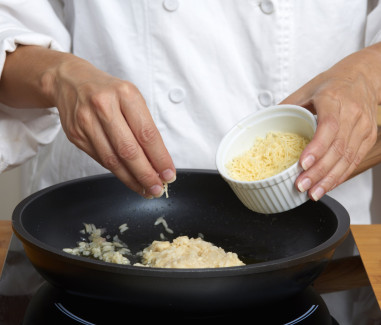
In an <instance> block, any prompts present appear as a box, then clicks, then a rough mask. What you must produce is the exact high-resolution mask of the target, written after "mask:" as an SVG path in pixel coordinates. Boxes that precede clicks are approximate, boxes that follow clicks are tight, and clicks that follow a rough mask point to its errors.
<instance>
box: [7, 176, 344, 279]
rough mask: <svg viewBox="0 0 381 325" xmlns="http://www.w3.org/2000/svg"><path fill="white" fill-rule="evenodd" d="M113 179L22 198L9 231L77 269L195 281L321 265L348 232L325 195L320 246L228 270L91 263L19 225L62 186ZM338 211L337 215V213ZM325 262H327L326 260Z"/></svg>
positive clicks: (338, 206)
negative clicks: (332, 223) (329, 218)
mask: <svg viewBox="0 0 381 325" xmlns="http://www.w3.org/2000/svg"><path fill="white" fill-rule="evenodd" d="M177 170H178V171H180V172H184V173H187V172H190V173H194V172H197V173H213V174H218V172H217V171H215V170H206V169H177ZM109 177H115V176H114V175H113V174H112V173H105V174H99V175H93V176H85V177H82V178H77V179H74V180H69V181H65V182H62V183H59V184H55V185H52V186H49V187H46V188H44V189H42V190H40V191H37V192H35V193H34V194H32V195H30V196H28V197H27V198H25V199H23V200H22V201H21V202H20V203H19V204H18V205H17V206H16V208H15V209H14V212H13V214H12V229H13V231H14V233H15V234H16V236H17V237H18V238H19V239H20V240H21V242H22V243H23V245H24V246H25V245H32V246H33V247H35V248H37V249H39V250H42V251H44V252H47V253H49V254H51V255H52V256H56V257H57V258H61V259H62V258H63V259H65V260H67V261H70V262H71V263H73V262H74V263H75V264H77V265H80V266H81V267H84V268H88V269H92V270H94V269H97V270H98V271H104V272H107V273H110V272H112V273H120V274H131V275H133V274H135V275H139V276H147V277H149V276H155V277H157V276H159V277H176V278H177V277H185V278H195V277H221V276H234V275H237V274H239V275H243V274H253V273H263V272H266V273H268V272H271V271H278V270H280V269H286V268H287V269H288V268H290V267H295V266H297V265H300V264H301V263H306V262H311V263H313V262H319V263H320V262H321V260H322V256H323V258H324V256H325V255H326V253H328V252H330V251H332V250H334V249H335V248H336V247H337V246H339V245H340V244H341V243H342V242H343V241H344V240H345V238H346V237H347V235H348V233H349V232H350V218H349V214H348V212H347V211H346V209H345V208H344V207H343V206H342V205H341V204H340V203H339V202H338V201H336V200H334V199H333V198H331V197H330V196H328V195H325V196H324V197H323V198H321V199H320V202H321V203H322V204H324V205H326V206H328V207H329V208H330V209H331V210H333V211H334V212H335V215H337V228H336V230H335V232H334V233H333V234H332V236H330V238H329V239H328V240H326V241H325V242H323V243H321V244H320V245H318V246H315V247H314V248H312V249H309V250H307V251H304V252H301V253H298V254H295V255H292V256H288V257H283V258H280V259H274V260H271V261H264V262H259V263H254V264H247V265H243V266H232V267H221V268H192V269H190V268H184V269H176V268H156V267H146V266H133V265H120V264H113V263H108V262H104V261H100V260H95V259H94V260H93V259H89V258H86V257H82V256H74V255H70V254H68V253H65V252H64V251H62V250H60V249H58V248H55V247H53V246H50V245H47V244H45V243H44V242H42V241H40V240H39V239H37V238H35V237H34V236H32V235H31V234H30V233H29V232H28V231H27V230H26V229H25V228H24V226H23V225H22V223H21V221H20V218H19V217H18V216H21V215H22V211H23V210H24V209H26V208H27V206H28V205H29V204H31V203H32V202H33V201H34V200H36V199H37V198H38V197H40V196H42V195H44V194H45V193H47V192H49V191H52V190H55V189H58V188H61V187H63V186H68V185H70V184H72V183H80V182H86V181H88V180H92V179H102V178H109ZM338 212H340V213H338ZM327 260H328V259H327Z"/></svg>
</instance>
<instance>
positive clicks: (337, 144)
mask: <svg viewBox="0 0 381 325" xmlns="http://www.w3.org/2000/svg"><path fill="white" fill-rule="evenodd" d="M345 146H346V141H345V139H343V138H336V139H335V140H334V141H333V142H332V150H333V151H334V152H335V153H336V154H337V155H339V156H341V157H342V156H345V154H346V149H347V148H346V147H345Z"/></svg>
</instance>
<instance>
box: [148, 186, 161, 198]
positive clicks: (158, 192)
mask: <svg viewBox="0 0 381 325" xmlns="http://www.w3.org/2000/svg"><path fill="white" fill-rule="evenodd" d="M149 191H150V193H151V194H152V195H153V196H154V197H161V196H162V195H163V193H164V189H163V188H162V187H161V186H160V185H154V186H152V187H151V188H150V189H149Z"/></svg>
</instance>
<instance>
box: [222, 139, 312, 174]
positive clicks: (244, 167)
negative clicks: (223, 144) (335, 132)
mask: <svg viewBox="0 0 381 325" xmlns="http://www.w3.org/2000/svg"><path fill="white" fill-rule="evenodd" d="M309 141H310V139H307V138H305V137H303V136H301V135H299V134H296V133H289V132H268V133H267V134H266V137H265V138H262V137H257V138H256V140H255V143H254V145H253V146H252V147H251V148H250V149H249V150H248V151H246V152H244V153H243V154H242V155H239V156H237V157H235V158H234V159H232V160H231V161H230V162H228V163H227V164H226V168H227V170H228V172H229V175H230V177H232V178H234V179H236V180H240V181H257V180H261V179H265V178H268V177H271V176H274V175H276V174H278V173H280V172H281V171H283V170H285V169H287V168H288V167H290V166H292V165H293V164H294V163H295V162H297V161H298V159H299V157H300V154H301V153H302V151H303V150H304V148H305V147H306V145H307V144H308V143H309Z"/></svg>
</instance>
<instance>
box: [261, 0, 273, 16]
mask: <svg viewBox="0 0 381 325" xmlns="http://www.w3.org/2000/svg"><path fill="white" fill-rule="evenodd" d="M260 7H261V10H262V12H263V13H264V14H266V15H270V14H272V13H273V12H274V4H273V3H272V2H271V1H270V0H263V1H261V3H260Z"/></svg>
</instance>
